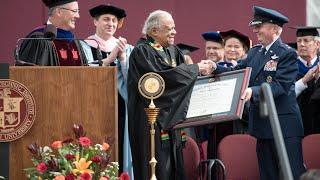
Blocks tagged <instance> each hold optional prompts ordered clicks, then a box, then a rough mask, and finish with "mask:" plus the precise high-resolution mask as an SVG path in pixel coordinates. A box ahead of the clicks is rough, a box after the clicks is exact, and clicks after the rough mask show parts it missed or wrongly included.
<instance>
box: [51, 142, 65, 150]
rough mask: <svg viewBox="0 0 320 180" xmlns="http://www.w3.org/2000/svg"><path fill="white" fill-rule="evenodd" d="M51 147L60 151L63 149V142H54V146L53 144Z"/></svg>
mask: <svg viewBox="0 0 320 180" xmlns="http://www.w3.org/2000/svg"><path fill="white" fill-rule="evenodd" d="M51 147H52V148H53V149H60V148H62V141H54V142H53V143H52V144H51Z"/></svg>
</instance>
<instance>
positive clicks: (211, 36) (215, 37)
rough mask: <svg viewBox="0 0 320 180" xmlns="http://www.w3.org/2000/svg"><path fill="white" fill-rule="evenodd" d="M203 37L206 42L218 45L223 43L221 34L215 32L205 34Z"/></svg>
mask: <svg viewBox="0 0 320 180" xmlns="http://www.w3.org/2000/svg"><path fill="white" fill-rule="evenodd" d="M202 37H203V39H205V40H206V41H214V42H217V43H220V44H222V43H223V40H222V37H221V35H220V33H219V32H214V31H211V32H205V33H203V34H202Z"/></svg>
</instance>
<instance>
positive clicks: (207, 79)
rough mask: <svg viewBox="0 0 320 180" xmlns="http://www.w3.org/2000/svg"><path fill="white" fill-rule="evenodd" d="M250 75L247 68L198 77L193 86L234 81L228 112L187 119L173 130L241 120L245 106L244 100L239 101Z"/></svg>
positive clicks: (203, 101)
mask: <svg viewBox="0 0 320 180" xmlns="http://www.w3.org/2000/svg"><path fill="white" fill-rule="evenodd" d="M250 74H251V68H249V67H248V68H246V69H242V70H236V71H230V72H225V73H221V74H218V75H212V76H204V77H199V78H198V80H197V81H196V83H195V86H197V85H199V84H203V83H212V82H223V81H226V80H232V79H236V82H235V88H234V90H235V91H234V92H233V97H232V98H231V100H232V102H231V106H230V110H229V111H225V112H219V113H214V114H206V115H200V116H194V117H188V118H187V119H186V120H185V121H183V122H182V123H179V124H177V125H176V126H175V127H174V128H175V129H176V128H185V127H194V126H201V125H206V124H215V123H219V122H225V121H233V120H238V119H241V118H242V112H243V108H244V104H245V102H244V100H241V95H242V94H243V93H244V91H245V90H246V88H247V87H248V85H249V80H250ZM191 98H192V95H191ZM219 98H220V97H219ZM221 98H224V97H221ZM201 103H203V106H204V107H205V106H206V104H207V103H206V100H205V99H204V100H202V101H201ZM189 107H190V106H189ZM212 108H214V107H212ZM189 110H190V109H189ZM189 110H188V111H189Z"/></svg>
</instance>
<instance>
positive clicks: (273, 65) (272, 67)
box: [263, 60, 278, 71]
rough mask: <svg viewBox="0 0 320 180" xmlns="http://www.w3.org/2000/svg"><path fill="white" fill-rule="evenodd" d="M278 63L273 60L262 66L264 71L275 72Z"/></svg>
mask: <svg viewBox="0 0 320 180" xmlns="http://www.w3.org/2000/svg"><path fill="white" fill-rule="evenodd" d="M277 65H278V62H277V61H275V60H269V61H268V62H267V63H266V65H264V68H263V70H264V71H276V70H277Z"/></svg>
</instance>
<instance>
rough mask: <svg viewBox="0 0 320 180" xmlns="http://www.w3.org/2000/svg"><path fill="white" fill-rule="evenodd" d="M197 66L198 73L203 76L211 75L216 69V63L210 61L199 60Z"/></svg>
mask: <svg viewBox="0 0 320 180" xmlns="http://www.w3.org/2000/svg"><path fill="white" fill-rule="evenodd" d="M198 66H199V73H200V74H201V75H205V76H207V75H210V74H212V72H213V71H214V70H216V69H217V65H216V63H215V62H213V61H211V60H201V61H200V62H199V63H198Z"/></svg>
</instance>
